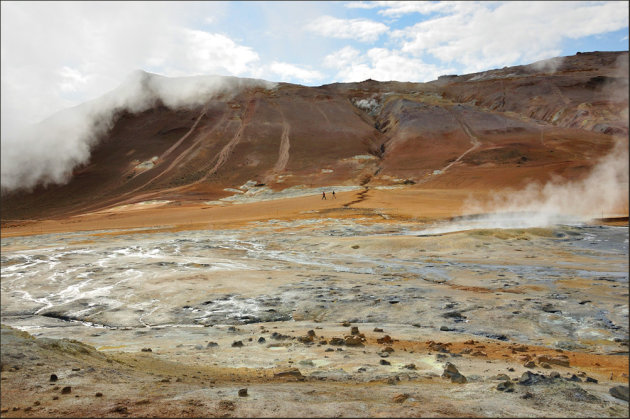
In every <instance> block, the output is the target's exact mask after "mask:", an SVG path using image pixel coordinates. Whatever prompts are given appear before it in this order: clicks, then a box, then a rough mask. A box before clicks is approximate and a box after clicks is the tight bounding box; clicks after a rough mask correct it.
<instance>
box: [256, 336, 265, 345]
mask: <svg viewBox="0 0 630 419" xmlns="http://www.w3.org/2000/svg"><path fill="white" fill-rule="evenodd" d="M265 342H267V339H265V338H264V337H262V336H261V337H259V338H258V343H265Z"/></svg>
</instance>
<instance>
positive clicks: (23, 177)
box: [1, 71, 275, 192]
mask: <svg viewBox="0 0 630 419" xmlns="http://www.w3.org/2000/svg"><path fill="white" fill-rule="evenodd" d="M274 86H275V84H274V83H270V82H266V81H264V80H256V79H244V78H236V77H222V76H196V77H182V78H167V77H163V76H158V75H155V74H150V73H146V72H144V71H136V72H134V73H132V74H131V75H130V76H129V77H128V78H127V79H126V80H125V81H124V82H123V84H122V85H121V86H119V87H118V88H117V89H115V90H113V91H111V92H109V93H107V94H106V95H104V96H102V97H100V98H98V99H96V100H93V101H90V102H86V103H84V104H81V105H79V106H76V107H74V108H70V109H66V110H64V111H61V112H59V113H57V114H55V115H53V116H51V117H50V118H48V119H46V120H44V121H42V122H40V123H39V124H36V125H32V126H28V127H23V128H21V129H18V130H16V131H15V132H12V133H10V134H9V135H8V136H7V137H6V138H2V172H1V173H2V177H1V178H2V192H8V191H11V190H15V189H29V188H32V187H34V186H36V185H38V184H44V185H46V184H49V183H65V182H67V181H68V180H69V178H70V176H71V174H72V170H73V169H74V168H75V167H76V166H78V165H80V164H83V163H86V162H87V161H88V160H89V157H90V151H91V149H92V147H93V146H94V145H95V144H96V143H97V142H98V141H99V139H100V138H102V136H103V135H104V134H106V133H107V131H108V130H109V129H110V128H111V127H112V125H113V124H114V122H115V117H116V115H117V114H119V113H120V112H123V111H129V112H132V113H137V112H142V111H145V110H147V109H150V108H151V107H153V106H155V105H156V104H157V103H160V102H161V103H162V104H163V105H165V106H167V107H169V108H172V109H176V108H194V107H198V106H201V105H203V104H204V103H206V102H207V101H208V100H210V99H212V98H213V97H216V96H217V95H226V94H227V95H232V94H236V93H238V92H239V91H240V90H242V89H245V88H252V87H262V88H266V89H271V88H273V87H274Z"/></svg>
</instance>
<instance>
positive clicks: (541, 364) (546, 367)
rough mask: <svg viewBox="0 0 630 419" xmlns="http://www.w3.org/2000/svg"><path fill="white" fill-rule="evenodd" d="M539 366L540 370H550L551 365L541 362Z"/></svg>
mask: <svg viewBox="0 0 630 419" xmlns="http://www.w3.org/2000/svg"><path fill="white" fill-rule="evenodd" d="M540 366H541V367H542V368H545V369H550V368H551V365H549V364H547V363H546V362H541V363H540Z"/></svg>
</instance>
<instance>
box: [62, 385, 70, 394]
mask: <svg viewBox="0 0 630 419" xmlns="http://www.w3.org/2000/svg"><path fill="white" fill-rule="evenodd" d="M71 392H72V387H70V386H66V387H64V388H62V389H61V394H70V393H71Z"/></svg>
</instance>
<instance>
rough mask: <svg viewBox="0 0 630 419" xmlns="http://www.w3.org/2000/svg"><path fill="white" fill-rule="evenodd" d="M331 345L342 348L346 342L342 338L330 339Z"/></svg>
mask: <svg viewBox="0 0 630 419" xmlns="http://www.w3.org/2000/svg"><path fill="white" fill-rule="evenodd" d="M329 343H330V344H331V345H336V346H340V345H343V344H344V343H346V342H345V340H343V339H342V338H332V339H330V342H329Z"/></svg>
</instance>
